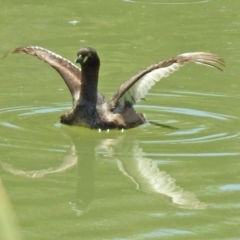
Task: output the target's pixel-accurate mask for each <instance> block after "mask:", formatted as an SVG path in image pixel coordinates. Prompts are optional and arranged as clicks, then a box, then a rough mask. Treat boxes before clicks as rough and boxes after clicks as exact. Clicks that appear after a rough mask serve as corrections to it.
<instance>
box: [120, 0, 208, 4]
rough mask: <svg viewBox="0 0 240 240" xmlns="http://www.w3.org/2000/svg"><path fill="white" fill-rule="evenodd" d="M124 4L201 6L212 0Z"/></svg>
mask: <svg viewBox="0 0 240 240" xmlns="http://www.w3.org/2000/svg"><path fill="white" fill-rule="evenodd" d="M123 2H128V3H144V4H164V5H180V4H181V5H186V4H199V3H207V2H210V0H202V1H194V2H193V1H191V2H187V1H176V2H156V1H155V2H146V1H139V0H137V1H136V0H123Z"/></svg>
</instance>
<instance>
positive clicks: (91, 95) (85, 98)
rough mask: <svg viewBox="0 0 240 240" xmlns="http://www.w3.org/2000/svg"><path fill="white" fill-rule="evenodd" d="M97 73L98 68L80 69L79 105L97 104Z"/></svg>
mask: <svg viewBox="0 0 240 240" xmlns="http://www.w3.org/2000/svg"><path fill="white" fill-rule="evenodd" d="M98 71H99V68H97V69H96V68H94V69H92V68H83V69H82V84H81V93H80V103H81V102H88V103H91V104H96V103H97V87H98Z"/></svg>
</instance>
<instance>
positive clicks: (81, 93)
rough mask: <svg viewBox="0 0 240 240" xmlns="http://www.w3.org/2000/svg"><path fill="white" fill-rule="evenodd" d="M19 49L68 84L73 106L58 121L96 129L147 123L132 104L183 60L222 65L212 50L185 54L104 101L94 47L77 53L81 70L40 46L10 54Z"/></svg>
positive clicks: (159, 65)
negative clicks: (46, 66) (47, 65)
mask: <svg viewBox="0 0 240 240" xmlns="http://www.w3.org/2000/svg"><path fill="white" fill-rule="evenodd" d="M21 52H22V53H26V54H29V55H33V56H37V57H38V58H39V59H41V60H43V61H45V62H47V63H48V64H50V65H51V66H52V67H53V68H55V69H56V70H57V71H58V73H59V74H60V75H61V76H62V78H63V80H64V81H65V83H66V84H67V86H68V88H69V90H70V92H71V95H72V99H73V108H72V110H71V111H69V112H67V113H64V114H63V115H62V116H61V120H60V121H61V123H64V124H67V125H78V126H85V127H89V128H97V129H112V128H117V129H126V128H133V127H136V126H138V125H141V124H143V123H146V122H147V120H146V118H145V117H144V116H143V114H141V113H137V112H135V110H134V108H133V105H134V104H135V103H136V102H138V101H140V100H141V99H142V98H144V96H145V95H146V94H147V92H148V90H149V89H150V88H151V87H152V86H153V85H154V84H155V83H156V82H157V81H159V80H160V79H161V78H163V77H167V76H168V75H169V74H170V73H172V72H174V71H176V70H178V69H179V68H180V67H181V66H183V65H184V64H185V63H189V62H194V63H199V64H203V65H206V66H211V67H215V68H217V69H220V70H221V67H222V66H224V61H223V60H222V59H220V58H218V57H217V56H216V55H213V54H211V53H205V52H193V53H184V54H181V55H178V56H176V57H173V58H170V59H169V60H166V61H162V62H159V63H156V64H154V65H151V66H149V67H148V68H146V69H145V70H143V71H141V72H139V73H138V74H136V75H134V76H133V77H132V78H130V79H129V80H128V81H126V82H125V83H124V84H123V85H121V87H120V88H119V90H118V91H117V92H116V93H115V94H114V95H113V97H112V98H111V99H110V100H108V101H106V100H105V98H104V96H103V95H102V94H101V93H99V92H98V91H97V85H98V74H99V68H100V59H99V57H98V54H97V52H96V50H95V49H93V48H90V47H84V48H82V49H80V50H79V51H78V52H77V60H76V63H80V65H81V69H80V68H78V67H76V66H75V65H74V64H73V63H71V62H70V61H68V60H67V59H64V58H63V57H61V56H60V55H57V54H56V53H53V52H51V51H49V50H47V49H44V48H41V47H37V46H25V47H19V48H16V49H14V50H13V51H12V52H11V53H21Z"/></svg>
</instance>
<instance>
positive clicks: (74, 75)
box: [11, 46, 81, 105]
mask: <svg viewBox="0 0 240 240" xmlns="http://www.w3.org/2000/svg"><path fill="white" fill-rule="evenodd" d="M11 53H26V54H29V55H33V56H36V57H38V58H39V59H41V60H43V61H44V62H46V63H48V64H50V65H51V66H52V67H53V68H54V69H56V70H57V72H58V73H59V74H60V75H61V77H62V78H63V80H64V81H65V83H66V84H67V86H68V88H69V90H70V92H71V94H72V98H73V104H74V105H75V104H76V101H77V100H78V99H79V96H80V85H81V69H80V68H78V67H77V66H75V65H74V64H73V63H72V62H70V61H68V60H67V59H65V58H63V57H62V56H60V55H58V54H56V53H54V52H51V51H49V50H47V49H45V48H41V47H38V46H25V47H19V48H16V49H14V50H13V51H11Z"/></svg>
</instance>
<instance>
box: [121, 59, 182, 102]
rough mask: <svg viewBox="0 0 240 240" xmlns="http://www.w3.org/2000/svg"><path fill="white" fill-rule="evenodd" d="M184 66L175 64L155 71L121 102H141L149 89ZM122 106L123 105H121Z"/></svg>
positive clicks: (134, 86) (139, 81)
mask: <svg viewBox="0 0 240 240" xmlns="http://www.w3.org/2000/svg"><path fill="white" fill-rule="evenodd" d="M181 66H182V64H180V63H173V64H172V65H170V66H168V67H164V68H158V69H155V70H153V71H151V72H149V73H147V74H145V75H144V76H143V77H141V78H140V79H139V80H138V81H137V82H136V83H135V84H134V85H133V86H132V87H131V88H130V89H129V90H128V91H127V92H126V93H125V94H124V95H123V96H122V97H121V99H120V100H119V101H120V102H122V101H123V102H130V103H132V104H134V103H136V102H139V101H140V100H141V99H142V98H144V97H145V95H146V94H147V93H148V91H149V89H150V88H151V87H152V86H153V85H154V84H155V83H156V82H159V81H160V80H161V79H162V78H164V77H168V76H169V74H171V73H173V72H175V71H177V70H178V69H179V68H180V67H181ZM120 104H121V103H120Z"/></svg>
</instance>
